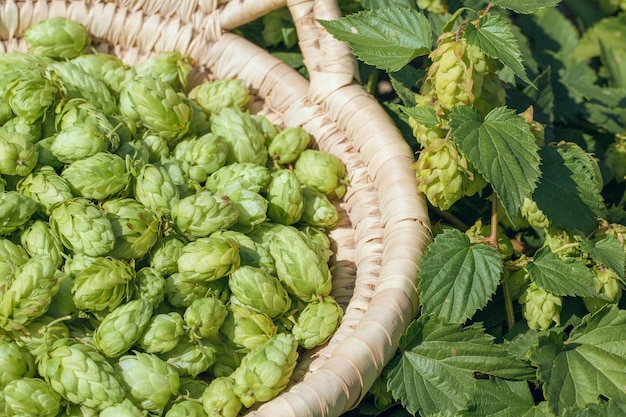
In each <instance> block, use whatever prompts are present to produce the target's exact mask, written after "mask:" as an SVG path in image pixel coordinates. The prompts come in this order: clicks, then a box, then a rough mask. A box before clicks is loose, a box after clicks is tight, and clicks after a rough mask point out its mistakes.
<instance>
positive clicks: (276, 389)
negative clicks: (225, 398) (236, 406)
mask: <svg viewBox="0 0 626 417" xmlns="http://www.w3.org/2000/svg"><path fill="white" fill-rule="evenodd" d="M297 359H298V343H297V342H296V340H295V339H294V337H293V336H292V335H290V334H288V333H278V334H277V335H276V336H273V337H272V338H270V339H269V340H268V341H267V342H265V343H264V344H262V345H260V346H258V347H257V348H255V349H253V350H251V351H250V352H248V353H247V354H246V355H245V356H244V357H243V359H242V360H241V363H240V364H239V366H238V367H237V369H235V371H234V372H233V374H232V378H233V380H234V385H233V392H234V393H235V395H236V396H237V397H239V400H240V401H241V403H242V404H243V405H244V406H245V407H250V406H252V405H253V404H254V403H256V402H265V401H269V400H271V399H272V398H274V397H275V396H276V395H278V393H280V392H281V391H283V390H284V389H285V387H286V386H287V383H288V382H289V378H290V377H291V374H292V373H293V370H294V368H295V366H296V361H297Z"/></svg>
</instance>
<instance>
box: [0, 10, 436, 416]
mask: <svg viewBox="0 0 626 417" xmlns="http://www.w3.org/2000/svg"><path fill="white" fill-rule="evenodd" d="M283 6H288V7H289V10H290V12H291V15H292V17H293V20H294V23H295V25H296V29H297V32H298V38H299V45H300V48H301V51H302V53H303V56H304V63H305V66H306V68H307V71H308V73H309V75H310V79H309V80H307V79H305V78H304V77H302V76H301V75H300V74H299V73H298V72H296V71H295V70H293V69H292V68H290V67H289V66H288V65H287V64H285V63H284V62H282V61H280V60H278V59H276V58H275V57H273V56H271V55H270V54H269V53H268V52H267V51H265V50H263V49H261V48H259V47H257V46H255V45H253V44H251V43H250V42H248V41H247V40H245V39H243V38H241V37H239V36H237V35H235V34H233V33H232V32H231V30H232V29H235V28H237V27H238V26H240V25H242V24H245V23H247V22H250V21H252V20H254V19H256V18H258V17H260V16H263V15H264V14H267V13H269V12H270V11H272V10H275V9H277V8H280V7H283ZM58 16H65V17H69V18H72V19H75V20H77V21H79V22H81V23H83V24H84V25H85V26H86V27H87V28H88V30H89V31H90V33H91V34H92V36H93V38H94V40H95V42H94V45H93V46H94V47H95V48H96V49H97V50H98V51H101V52H106V53H112V54H115V55H117V56H119V57H120V58H121V59H122V60H123V61H124V62H125V63H126V64H128V65H135V64H137V63H139V62H141V61H142V60H144V59H145V58H147V57H148V56H150V55H152V54H155V53H159V52H164V51H171V50H178V51H180V52H182V53H183V54H186V55H189V56H190V57H191V58H192V59H193V60H194V63H195V64H196V65H197V71H196V73H195V74H193V76H194V77H196V78H197V80H198V81H199V80H201V79H202V78H204V77H209V78H240V79H242V80H244V82H245V83H246V85H248V87H249V88H250V89H251V91H253V92H254V93H255V95H256V97H257V99H256V100H255V101H254V103H253V104H252V105H251V109H252V111H254V112H258V113H261V114H264V115H265V116H267V117H268V118H269V119H270V120H271V121H272V122H273V123H276V124H282V125H284V126H302V127H304V128H305V129H306V130H307V131H308V132H309V133H310V134H311V136H312V137H313V138H314V141H315V146H316V147H318V148H319V149H322V150H325V151H328V152H331V153H333V154H334V155H336V156H338V157H339V158H340V159H341V160H342V161H343V162H344V164H345V165H346V167H347V169H348V172H349V178H350V185H349V187H348V191H347V194H346V196H345V197H344V198H343V199H342V200H341V201H338V202H337V206H338V209H339V210H340V213H341V214H342V216H343V220H342V222H341V223H340V225H339V226H338V227H337V228H336V229H334V230H333V231H331V233H330V237H331V240H332V241H333V245H334V250H335V253H336V255H335V257H334V259H333V292H332V295H333V297H334V298H335V299H336V300H337V301H338V302H339V303H340V305H341V306H342V307H343V308H344V311H345V314H344V318H343V320H342V323H341V325H340V327H339V329H338V330H337V332H336V333H335V335H334V336H333V338H332V339H331V340H330V341H329V342H328V343H327V344H326V345H324V346H323V347H321V348H319V349H317V350H315V351H309V352H304V353H303V354H302V355H301V357H300V358H301V359H300V361H299V364H298V367H297V369H296V371H295V372H294V374H293V377H292V383H291V385H290V386H289V387H288V389H287V390H286V391H285V392H284V393H282V394H281V395H279V396H278V397H277V398H275V399H274V400H272V401H269V402H267V403H265V404H262V405H260V407H259V408H258V409H257V410H254V411H250V412H249V413H248V415H249V416H266V417H280V416H294V417H296V416H297V417H309V416H311V417H312V416H320V417H322V416H323V417H331V416H339V415H340V414H342V413H344V412H345V411H347V410H349V409H351V408H353V407H354V406H356V404H358V402H359V401H360V400H361V399H362V398H363V396H364V395H365V393H366V392H367V390H368V389H369V387H370V386H371V385H372V383H373V381H374V380H375V379H376V377H377V376H378V375H379V373H380V371H381V370H382V368H383V366H384V365H385V364H386V363H387V362H388V361H389V360H390V358H391V357H392V355H393V353H394V350H395V348H396V347H397V343H398V339H399V337H400V334H401V333H402V332H403V331H404V329H405V328H406V326H407V325H408V323H409V322H410V320H411V319H412V317H413V316H414V314H415V313H416V311H417V308H418V300H417V290H416V284H415V279H416V271H417V263H418V261H419V259H420V257H421V255H422V252H423V250H424V248H425V247H426V245H427V244H428V243H429V242H430V240H431V233H430V226H429V221H428V217H427V210H426V205H425V201H424V199H423V198H422V196H421V195H418V193H417V191H416V183H415V175H414V173H413V171H412V170H411V169H410V165H411V164H412V162H413V155H412V151H411V150H410V148H409V146H408V145H407V144H406V143H405V142H404V140H403V138H402V136H401V135H400V133H399V131H398V130H397V128H396V127H395V126H394V125H393V122H392V121H391V119H390V118H389V117H388V116H387V114H386V113H385V111H384V110H383V109H382V108H381V107H380V106H379V104H378V103H377V102H376V100H375V99H374V98H372V97H371V96H369V95H368V94H367V93H366V92H365V90H364V89H363V88H362V86H361V83H360V82H359V80H358V77H357V75H356V74H357V67H356V61H355V59H354V58H353V56H352V55H351V53H350V50H349V48H348V47H347V46H346V45H345V44H342V43H340V42H337V41H336V40H335V39H333V38H332V37H331V36H330V35H329V34H328V33H326V32H325V31H324V30H323V29H322V28H321V26H320V25H319V24H317V22H316V19H335V18H337V17H339V10H338V8H337V5H336V3H335V2H334V1H329V0H294V1H284V0H232V1H226V2H224V1H219V0H188V1H185V0H161V1H155V0H120V1H60V0H54V1H35V0H30V1H23V2H22V1H17V2H16V1H13V0H8V1H3V2H2V3H0V39H1V40H2V42H1V43H0V49H3V50H5V51H11V50H23V51H24V50H26V45H25V43H24V42H23V41H22V39H21V37H22V35H23V33H24V31H25V30H26V29H27V28H28V27H29V26H31V25H32V24H34V23H37V22H39V21H41V20H43V19H46V18H49V17H58ZM192 83H193V82H192Z"/></svg>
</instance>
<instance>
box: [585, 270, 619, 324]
mask: <svg viewBox="0 0 626 417" xmlns="http://www.w3.org/2000/svg"><path fill="white" fill-rule="evenodd" d="M591 271H592V272H593V279H594V281H595V283H596V292H597V293H598V295H599V296H598V297H583V302H584V304H585V307H586V308H587V310H588V311H589V312H590V313H595V312H597V311H598V310H600V309H601V308H602V307H604V306H605V305H607V304H617V303H618V302H619V300H620V299H621V298H622V288H621V286H620V282H619V281H620V278H619V275H617V273H615V271H613V270H611V269H608V268H604V267H602V266H597V267H595V268H593V269H592V270H591Z"/></svg>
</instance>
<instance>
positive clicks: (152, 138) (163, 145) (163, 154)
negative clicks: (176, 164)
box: [139, 134, 170, 164]
mask: <svg viewBox="0 0 626 417" xmlns="http://www.w3.org/2000/svg"><path fill="white" fill-rule="evenodd" d="M139 142H140V143H141V145H142V148H144V149H147V150H148V154H149V155H148V162H149V163H151V164H158V163H159V162H161V161H163V160H165V159H167V158H168V157H169V154H170V149H169V146H168V144H167V141H166V140H165V139H163V138H162V137H161V136H159V135H155V134H146V135H144V136H143V137H142V138H141V139H139Z"/></svg>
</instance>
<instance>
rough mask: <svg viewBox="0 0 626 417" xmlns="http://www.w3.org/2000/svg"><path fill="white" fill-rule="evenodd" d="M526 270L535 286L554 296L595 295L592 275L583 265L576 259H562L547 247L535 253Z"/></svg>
mask: <svg viewBox="0 0 626 417" xmlns="http://www.w3.org/2000/svg"><path fill="white" fill-rule="evenodd" d="M526 270H527V271H528V274H529V276H530V279H531V280H532V281H533V282H535V284H537V285H538V286H540V287H541V288H543V289H544V290H546V291H548V292H550V293H552V294H554V295H559V296H580V297H586V296H593V295H596V291H595V282H594V280H593V274H592V273H591V270H590V269H589V268H588V267H587V266H586V265H585V263H584V262H583V261H582V260H578V259H572V258H567V259H563V258H561V257H560V256H559V255H557V254H555V253H552V251H551V250H550V248H549V247H547V246H546V247H544V248H541V249H540V250H538V251H537V253H535V256H534V257H533V260H532V262H529V263H528V265H527V266H526Z"/></svg>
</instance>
